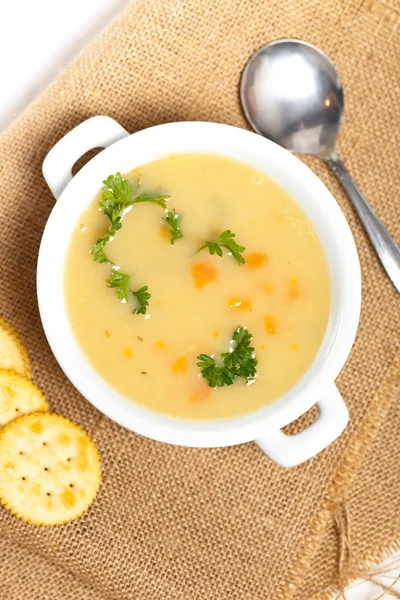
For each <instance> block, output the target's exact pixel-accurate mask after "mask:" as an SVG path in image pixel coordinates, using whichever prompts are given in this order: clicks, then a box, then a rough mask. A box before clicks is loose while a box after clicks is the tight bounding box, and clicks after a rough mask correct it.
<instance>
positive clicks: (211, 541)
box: [0, 0, 400, 600]
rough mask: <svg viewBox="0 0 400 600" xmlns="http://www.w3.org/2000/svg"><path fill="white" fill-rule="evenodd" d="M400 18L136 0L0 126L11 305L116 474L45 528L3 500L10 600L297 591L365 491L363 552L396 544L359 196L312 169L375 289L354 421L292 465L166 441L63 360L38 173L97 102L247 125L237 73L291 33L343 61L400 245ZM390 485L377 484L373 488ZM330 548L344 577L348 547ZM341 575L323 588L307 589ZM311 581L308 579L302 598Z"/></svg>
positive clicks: (331, 9)
mask: <svg viewBox="0 0 400 600" xmlns="http://www.w3.org/2000/svg"><path fill="white" fill-rule="evenodd" d="M399 10H400V6H399V4H398V2H397V1H395V0H391V1H390V3H389V2H386V3H383V2H379V1H378V0H374V2H370V1H366V2H362V1H361V0H346V1H343V2H339V1H337V0H324V1H321V0H296V1H294V0H293V1H286V2H283V1H282V0H151V1H150V0H149V1H148V2H147V1H146V2H145V1H142V2H134V3H132V4H131V5H129V6H128V8H127V9H126V11H125V12H124V13H122V15H121V16H120V17H118V18H117V20H116V21H115V22H114V23H113V24H112V25H111V26H110V27H109V28H108V29H107V30H106V31H105V32H104V33H103V34H102V35H101V36H100V37H99V38H98V39H97V40H96V41H94V42H93V43H92V44H91V45H90V46H88V48H87V49H85V50H84V52H83V53H82V54H81V55H80V56H79V57H78V58H77V60H75V61H74V63H73V64H72V65H71V66H70V67H69V68H68V70H67V71H66V72H65V73H64V74H63V75H62V76H61V77H60V78H59V79H58V80H57V81H56V82H55V83H54V84H53V85H52V86H51V87H50V88H49V89H48V90H47V91H46V92H45V93H44V94H43V95H42V96H41V97H40V98H39V100H38V101H37V102H36V103H35V104H34V105H33V106H32V107H30V108H29V109H28V111H27V112H25V114H23V115H22V117H20V118H19V120H18V121H17V122H16V123H15V124H14V125H12V127H11V128H10V129H9V130H8V131H7V132H6V133H5V134H4V135H3V136H2V139H1V140H0V183H1V189H2V190H3V195H2V201H1V202H0V231H1V250H0V252H1V273H0V314H1V316H3V317H5V318H6V319H8V320H9V321H10V322H11V323H12V324H13V325H14V326H15V327H16V328H17V329H18V330H19V331H20V333H21V335H22V336H23V339H24V341H25V343H26V345H27V346H28V348H29V351H30V356H31V359H32V362H33V367H34V369H33V371H34V378H35V381H36V382H37V384H38V385H39V386H40V387H41V388H42V389H43V391H44V392H45V393H46V395H47V397H48V400H49V403H50V404H51V406H52V408H53V409H54V410H56V411H59V412H62V413H63V414H64V415H66V416H68V417H70V418H72V419H74V420H76V421H77V422H78V423H80V424H81V425H82V426H83V427H84V428H85V429H87V431H88V432H89V433H90V434H91V435H92V436H93V438H94V439H95V441H96V442H97V443H98V445H99V448H100V451H101V455H102V459H103V466H104V481H103V485H102V488H101V491H100V495H99V497H98V499H97V500H96V502H95V503H94V505H93V507H92V508H91V509H90V510H89V511H88V513H87V514H86V515H85V516H84V517H83V518H81V519H79V520H78V521H77V522H75V523H72V524H69V525H67V526H63V527H59V528H52V529H46V528H43V529H41V528H36V527H33V526H29V525H26V524H24V523H22V522H19V521H18V520H16V519H15V518H14V517H12V516H10V515H9V514H8V513H7V511H5V510H0V535H1V536H2V537H3V538H4V539H2V541H1V542H0V544H1V545H0V553H1V560H0V598H1V600H11V599H13V600H14V599H18V600H31V599H32V600H33V599H34V600H38V599H39V600H42V599H43V600H44V599H45V598H46V599H51V600H53V599H56V598H57V599H66V600H69V598H70V597H71V598H72V596H74V597H80V598H82V599H88V600H89V599H90V600H91V599H92V598H93V597H97V598H99V599H103V598H104V599H108V598H110V599H113V600H129V599H134V600H155V599H157V600H158V599H163V600H168V599H171V600H209V599H210V600H211V599H212V600H217V599H223V600H230V599H234V598H238V599H239V598H240V599H249V600H266V599H268V600H269V599H271V600H272V599H273V600H280V599H286V598H290V597H293V596H294V595H295V593H296V590H299V589H301V588H300V587H299V586H300V585H301V583H302V581H303V580H304V576H305V574H306V573H307V571H308V570H309V568H310V566H311V563H312V560H313V559H314V561H316V560H317V559H316V558H314V557H318V556H319V555H318V549H319V548H320V547H322V546H321V543H322V544H325V543H326V542H325V541H324V540H326V539H327V538H325V537H324V536H325V535H326V536H328V538H329V535H328V533H326V532H330V531H331V530H330V527H332V523H333V519H334V514H335V511H337V507H338V505H339V504H340V503H341V502H342V500H343V497H344V496H345V494H346V492H349V490H353V489H354V488H353V487H352V486H356V488H355V489H356V492H357V495H356V496H355V497H356V498H359V502H363V503H364V504H363V509H362V510H361V509H360V510H358V508H357V506H356V505H354V504H352V510H351V512H352V514H353V513H354V514H357V517H354V519H355V520H356V523H357V530H359V532H360V537H359V540H360V544H361V545H362V544H363V546H362V547H363V549H364V550H366V549H367V548H368V551H370V552H371V553H372V554H373V553H374V550H375V549H381V550H382V551H383V550H384V549H385V548H388V547H389V546H390V544H391V543H392V542H394V541H395V540H396V539H397V540H399V538H400V521H399V516H398V515H399V514H400V512H399V511H397V516H396V519H397V520H395V521H393V522H394V523H395V524H396V526H394V525H392V524H390V525H389V523H388V521H387V520H385V517H384V512H382V513H379V514H380V516H381V517H382V519H383V520H382V522H381V523H380V524H379V527H378V526H377V527H376V529H375V530H374V537H373V536H368V527H369V528H370V529H371V527H373V521H371V515H372V514H374V510H375V508H376V507H378V505H379V506H381V505H382V504H384V491H383V488H382V486H383V483H382V477H387V478H388V477H393V478H394V477H395V475H394V474H393V472H392V471H395V470H396V462H395V461H394V459H393V460H392V461H389V462H388V461H383V462H382V463H381V462H379V463H378V464H375V463H374V464H371V463H370V462H369V461H371V455H370V454H368V458H367V459H366V461H367V462H365V463H364V464H371V467H370V468H373V469H374V471H373V473H374V474H373V475H372V474H371V475H366V476H365V477H366V478H365V479H363V480H361V483H358V487H357V482H358V481H359V480H358V478H357V479H355V477H356V474H357V473H359V474H360V473H363V472H364V471H360V470H359V469H360V467H361V466H362V464H363V461H364V459H365V457H366V453H367V451H368V448H369V447H370V446H371V444H372V443H373V442H374V440H375V442H374V443H375V444H377V445H378V447H379V450H380V452H382V453H383V454H384V451H385V443H386V440H385V437H384V436H383V437H381V434H382V432H384V430H385V427H386V425H385V418H386V417H387V414H388V411H389V410H392V411H394V414H397V413H396V398H397V401H398V386H399V368H398V363H397V362H396V360H397V359H396V355H397V351H398V346H399V330H400V306H399V297H398V294H397V293H396V292H395V290H394V288H393V287H392V286H391V284H390V282H389V281H388V279H387V277H386V275H385V274H384V272H383V271H382V269H381V267H380V265H379V263H378V261H377V258H376V257H375V254H374V252H373V251H372V249H371V247H370V245H369V243H368V241H367V239H366V236H365V234H364V232H363V230H362V228H361V226H360V224H359V222H358V220H357V218H356V216H355V214H354V212H353V210H352V209H351V208H350V206H349V203H348V200H347V199H346V197H345V195H344V192H343V191H342V190H341V188H340V186H339V184H338V183H337V182H336V181H335V179H334V177H333V175H332V174H330V173H329V172H328V171H327V168H326V167H325V165H324V164H322V163H321V162H320V161H318V160H316V159H314V160H311V159H310V160H307V161H306V162H307V163H308V164H309V165H310V166H311V168H312V169H313V170H314V171H315V172H316V173H317V174H318V176H319V177H320V178H321V179H322V180H323V181H324V182H325V183H326V185H327V186H328V187H329V188H330V190H331V191H332V193H333V195H334V196H335V197H336V198H337V200H338V202H339V203H340V205H341V207H342V208H343V210H344V212H345V214H346V217H347V219H348V221H349V223H350V226H351V227H352V230H353V232H354V236H355V239H356V242H357V246H358V249H359V253H360V259H361V267H362V274H363V281H364V291H363V296H364V299H363V309H362V318H361V323H360V329H359V333H358V336H357V340H356V343H355V346H354V349H353V351H352V354H351V356H350V359H349V361H348V362H347V364H346V367H345V368H344V370H343V372H342V374H341V375H340V377H339V380H338V386H339V388H340V390H341V392H342V394H343V396H344V397H345V399H346V402H347V404H348V406H349V409H350V424H349V426H348V428H347V430H346V432H345V433H344V434H343V435H342V436H341V437H340V439H339V440H337V441H336V442H335V443H334V444H332V445H331V446H330V447H329V448H328V449H327V450H325V451H324V452H323V453H321V454H320V455H319V456H317V457H316V458H314V459H312V460H311V461H309V462H308V463H306V464H304V465H301V466H299V467H297V468H295V469H291V470H283V469H281V468H279V467H277V466H276V465H274V464H272V463H271V462H270V461H269V460H268V459H267V458H266V457H265V456H264V455H263V454H262V453H261V452H260V450H258V448H257V447H256V446H255V445H254V444H251V443H250V444H246V445H242V446H238V447H233V448H223V449H212V450H204V449H201V450H200V449H186V448H179V447H173V446H168V445H164V444H161V443H156V442H153V441H151V440H148V439H144V438H142V437H140V436H138V435H135V434H133V433H130V432H128V431H126V430H124V429H123V428H121V427H119V426H117V425H116V424H114V423H112V422H111V421H109V420H108V419H106V418H105V417H103V416H102V415H101V414H100V413H98V412H97V411H96V410H95V409H94V408H92V407H91V406H90V405H89V404H88V403H87V402H86V401H85V400H84V399H83V398H82V397H81V396H80V395H79V394H78V393H77V391H76V390H74V388H73V387H72V385H71V384H70V383H69V382H68V381H67V380H66V378H65V376H64V375H63V374H62V372H61V370H60V368H59V367H58V366H57V363H56V361H55V359H54V358H53V356H52V354H51V351H50V349H49V347H48V345H47V343H46V340H45V337H44V334H43V331H42V328H41V325H40V320H39V315H38V310H37V305H36V289H35V268H36V259H37V251H38V247H39V242H40V237H41V234H42V231H43V227H44V225H45V222H46V219H47V217H48V215H49V213H50V211H51V208H52V206H53V203H54V200H53V198H52V197H51V194H50V192H49V190H48V189H47V187H46V185H45V183H44V181H43V178H42V175H41V164H42V161H43V159H44V157H45V156H46V153H47V152H48V151H49V149H50V148H51V147H52V145H53V144H54V143H55V142H56V141H57V140H58V139H60V137H61V136H62V135H64V134H65V133H66V132H67V131H68V130H70V129H71V128H72V127H74V126H75V125H77V124H78V123H79V122H81V121H82V120H84V119H86V118H87V117H90V116H93V115H96V114H108V115H110V116H111V117H114V118H115V119H117V120H118V121H119V122H120V123H121V124H122V125H123V126H124V127H126V128H127V129H128V130H129V131H135V130H139V129H143V128H145V127H148V126H150V125H154V124H157V123H162V122H167V121H175V120H189V119H191V120H193V119H194V120H213V121H219V122H224V123H230V124H233V125H236V126H239V127H246V123H245V120H244V118H243V115H242V113H241V110H240V106H239V101H238V83H239V78H240V72H241V69H242V67H243V65H244V63H245V62H246V60H247V58H248V57H249V56H250V55H251V54H252V52H253V51H254V50H256V49H257V48H259V47H260V46H261V45H263V44H264V43H266V42H268V41H270V40H274V39H276V38H282V37H298V38H303V39H305V40H307V41H309V42H312V43H314V44H316V45H318V46H320V47H321V48H322V49H323V50H325V51H326V52H327V53H328V54H329V55H330V56H331V57H332V58H333V60H334V61H335V63H336V65H337V67H338V68H339V69H340V72H341V75H342V78H343V81H344V85H345V87H346V89H347V92H348V94H347V100H346V120H345V124H344V126H343V131H342V134H341V137H340V140H339V149H340V151H341V153H342V155H343V158H344V160H345V162H346V163H347V165H348V167H349V168H350V170H351V172H352V173H353V175H354V177H355V179H356V180H357V181H358V182H359V183H360V186H361V187H362V189H363V191H364V193H365V194H366V196H367V197H368V198H369V199H370V201H371V203H372V205H373V206H374V208H375V209H376V211H377V212H378V213H379V215H380V216H381V218H382V219H383V221H384V222H385V224H387V226H388V227H389V229H390V230H391V232H392V234H393V235H394V236H395V237H396V238H397V239H400V220H399V218H398V209H399V200H398V190H399V188H400V170H399V168H398V162H399V161H398V159H399V151H398V130H399V123H400V120H399V116H398V115H399V113H398V101H399V98H400V87H399V82H400V61H399V52H400V31H399V29H398V23H399ZM391 414H392V413H391ZM307 420H308V421H309V417H306V418H305V420H303V421H307ZM392 420H393V419H392ZM390 424H391V421H390V420H389V425H390ZM301 426H302V423H297V424H296V425H294V426H293V427H292V428H291V429H292V431H296V430H298V428H299V427H301ZM390 431H392V436H394V437H393V440H392V442H393V445H392V446H391V448H392V455H393V456H395V453H396V452H397V455H396V456H398V457H399V458H400V433H398V431H399V430H398V429H397V430H396V429H394V430H393V428H391V429H390ZM382 435H383V434H382ZM391 439H392V438H391ZM394 440H396V441H397V444H396V443H394ZM372 462H373V461H372ZM397 464H398V463H397ZM368 473H369V471H368ZM357 477H358V476H357ZM394 481H395V479H394ZM379 485H380V486H381V488H380V489H381V493H380V495H379V494H377V493H375V492H374V487H375V486H379ZM351 493H352V492H351ZM388 497H389V496H388ZM392 517H393V519H394V516H393V515H391V517H390V518H392ZM371 523H372V525H371ZM370 529H369V530H370ZM361 532H363V533H361ZM362 535H363V536H364V537H361V536H362ZM330 539H331V538H329V540H330ZM327 547H328V548H329V551H330V554H329V556H332V557H333V559H332V560H331V562H330V563H329V564H330V565H331V566H332V569H331V572H333V571H334V568H335V565H334V563H335V556H336V554H335V552H336V550H335V546H334V543H333V541H332V540H331V543H330V544H328V546H327ZM364 554H365V556H366V554H367V552H365V553H364ZM318 564H321V562H319V563H318ZM316 568H317V567H316ZM317 570H318V572H321V573H325V571H324V569H323V568H320V567H318V569H317ZM16 573H18V576H17V575H16ZM38 573H39V575H38ZM332 581H333V579H332ZM330 583H331V580H328V581H326V580H322V579H321V581H320V583H319V584H318V585H316V583H315V581H312V585H311V584H310V586H309V587H310V591H311V592H314V591H316V590H319V589H322V588H324V587H327V586H329V585H330ZM313 586H314V587H313ZM70 590H73V592H71V591H70ZM307 593H308V592H307V590H304V589H303V592H302V594H303V596H302V598H305V597H306V594H307ZM71 594H72V595H71Z"/></svg>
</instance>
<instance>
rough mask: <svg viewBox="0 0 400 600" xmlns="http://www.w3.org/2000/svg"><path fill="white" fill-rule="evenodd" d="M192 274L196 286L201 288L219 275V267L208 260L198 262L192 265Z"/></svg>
mask: <svg viewBox="0 0 400 600" xmlns="http://www.w3.org/2000/svg"><path fill="white" fill-rule="evenodd" d="M192 274H193V277H194V281H195V284H196V287H198V288H201V287H203V286H205V285H207V283H210V281H212V280H213V279H215V278H216V277H217V269H216V268H215V267H214V265H212V264H210V263H207V262H204V263H196V264H195V265H193V267H192Z"/></svg>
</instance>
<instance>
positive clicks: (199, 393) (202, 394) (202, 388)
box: [189, 383, 212, 402]
mask: <svg viewBox="0 0 400 600" xmlns="http://www.w3.org/2000/svg"><path fill="white" fill-rule="evenodd" d="M211 392H212V389H211V388H210V386H209V385H207V384H206V383H201V384H200V385H198V386H197V388H195V389H194V390H193V391H192V393H191V394H190V396H189V398H190V400H191V401H192V402H203V401H204V400H208V399H209V397H210V396H211Z"/></svg>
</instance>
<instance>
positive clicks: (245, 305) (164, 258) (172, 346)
mask: <svg viewBox="0 0 400 600" xmlns="http://www.w3.org/2000/svg"><path fill="white" fill-rule="evenodd" d="M106 175H108V174H105V176H106ZM138 178H139V180H140V189H139V191H138V192H136V194H141V193H143V192H157V193H159V194H160V195H162V194H168V195H169V196H170V198H169V199H168V200H167V203H166V210H165V209H163V208H162V207H161V206H159V205H157V204H155V203H154V202H140V203H136V204H134V205H133V206H132V207H131V208H130V209H128V211H126V212H125V214H124V215H123V218H122V228H121V229H120V230H119V231H117V232H116V233H115V235H114V237H113V238H111V240H110V241H109V242H108V243H107V245H106V246H105V248H104V249H105V252H106V255H107V257H108V258H109V260H110V261H112V263H114V265H117V268H115V266H114V267H113V265H112V264H110V263H102V264H100V263H98V262H95V261H94V256H93V254H92V253H91V250H92V247H93V244H94V243H95V242H96V240H97V239H98V238H100V237H101V236H104V233H105V232H106V231H107V229H108V227H109V225H110V221H109V219H108V218H107V216H106V215H105V214H104V213H103V208H99V202H100V201H101V199H102V191H100V192H99V194H98V195H97V196H96V197H95V198H94V200H93V201H92V202H91V203H90V205H89V206H88V208H87V209H86V210H85V212H84V213H83V214H82V215H81V217H80V220H79V222H78V223H77V225H76V229H75V231H74V233H73V235H72V237H71V241H70V245H69V249H68V252H67V258H66V266H65V295H66V305H67V312H68V315H69V320H70V323H71V327H72V328H73V331H74V334H75V336H76V338H77V340H78V342H79V344H80V346H81V348H82V349H83V351H84V352H85V354H86V355H87V357H88V359H89V360H90V362H91V363H92V365H93V366H94V368H95V369H96V370H97V371H98V372H99V373H100V374H101V375H102V377H103V378H104V379H105V380H106V381H108V382H109V384H110V385H111V386H113V387H114V388H115V389H117V390H118V391H119V392H121V393H123V394H125V395H126V396H127V397H129V398H130V399H132V400H133V401H135V402H136V403H138V404H141V405H143V406H145V407H147V408H149V409H152V410H154V411H158V412H161V413H165V414H168V415H172V416H177V417H182V418H191V419H220V418H227V417H233V416H236V415H240V414H243V413H249V412H252V411H254V410H256V409H259V408H261V407H263V406H264V405H266V404H268V403H270V402H272V401H273V400H275V399H276V398H278V397H279V396H281V395H282V394H283V393H284V392H286V391H287V390H289V389H290V388H291V387H292V386H293V385H294V384H295V383H296V382H297V381H298V379H299V378H300V377H301V376H302V375H303V374H304V372H305V371H306V370H307V368H308V367H309V365H310V363H311V362H312V360H313V359H314V357H315V355H316V353H317V351H318V349H319V347H320V344H321V342H322V339H323V336H324V333H325V330H326V327H327V323H328V317H329V310H330V279H329V273H328V267H327V263H326V257H325V255H324V251H323V249H322V245H321V243H320V241H319V239H318V237H317V235H316V233H315V231H314V228H313V226H312V225H311V223H310V222H309V220H308V218H307V216H306V215H305V214H304V212H303V210H302V209H301V208H300V206H298V204H297V203H296V202H295V201H294V200H293V198H292V197H291V196H290V195H289V194H288V193H287V192H286V191H285V190H284V189H283V188H281V187H280V186H279V185H278V184H277V183H275V182H274V181H273V180H271V179H270V178H269V177H267V176H266V175H264V174H263V173H261V172H259V171H257V170H255V169H253V168H251V167H249V166H247V165H245V164H242V163H239V162H236V161H233V160H231V159H227V158H224V157H220V156H217V155H209V154H181V155H176V156H169V157H165V158H161V159H159V160H155V161H154V162H151V163H148V164H144V165H142V166H140V167H138V168H136V169H134V170H133V171H131V172H130V173H128V174H126V175H124V179H126V180H128V181H130V182H135V181H136V180H137V179H138ZM99 184H101V182H99ZM104 189H105V188H103V191H104ZM173 209H175V210H176V213H177V214H178V215H179V216H180V217H181V222H180V230H181V232H182V237H181V238H179V239H176V240H175V241H174V244H173V245H172V244H171V233H170V231H169V230H168V229H167V227H166V225H168V224H167V223H165V222H164V224H163V223H162V221H161V219H162V218H163V217H165V216H166V211H167V210H169V211H173ZM226 230H230V231H231V232H233V233H235V234H236V237H235V238H234V241H236V242H237V243H238V244H239V245H241V246H244V247H245V250H244V251H242V252H241V253H239V256H242V257H243V258H244V259H245V261H246V264H239V262H238V260H237V259H235V257H234V256H233V255H232V254H230V253H229V252H228V250H227V249H226V248H225V247H224V246H222V245H220V246H219V248H220V250H222V253H223V256H222V257H221V256H219V255H218V254H217V253H215V254H213V255H211V253H210V249H209V247H206V248H204V249H202V250H201V251H200V252H198V253H196V251H197V250H198V249H199V248H200V247H201V246H203V245H204V243H205V241H213V240H216V239H217V238H218V236H219V235H220V234H221V233H223V232H224V231H226ZM211 247H212V246H211ZM214 249H215V248H214ZM239 260H240V259H239ZM111 273H114V275H115V273H119V274H131V278H130V280H129V288H130V289H131V290H133V291H137V290H138V289H140V288H142V287H143V286H148V290H147V293H149V294H150V295H151V297H150V298H148V300H147V302H148V306H147V307H143V309H145V310H146V313H145V314H138V313H137V312H135V313H133V312H132V311H133V310H134V309H135V308H138V307H139V306H140V302H139V300H140V298H138V297H137V296H134V295H133V294H132V293H131V292H128V294H129V295H127V299H128V302H125V301H124V300H122V301H121V300H120V299H118V294H117V292H118V289H117V288H110V287H108V286H107V284H106V282H107V280H108V278H109V277H110V274H111ZM125 291H126V290H125ZM121 295H123V292H122V293H121ZM143 301H144V300H143V298H142V302H143ZM238 327H244V328H247V330H248V332H249V333H250V334H251V335H252V340H251V344H250V346H251V347H253V348H254V353H255V357H256V359H257V361H258V364H257V366H256V376H255V377H253V376H252V377H250V379H249V381H246V379H245V378H244V377H234V378H233V384H232V385H223V386H222V387H218V386H217V387H215V388H213V387H210V385H209V383H212V381H209V379H207V378H205V377H203V375H202V373H201V369H200V367H199V366H197V365H196V363H197V362H198V359H197V357H198V356H199V355H200V354H206V355H208V356H210V357H215V361H216V365H217V366H220V368H221V369H223V368H224V367H223V363H222V359H221V358H220V357H221V353H223V352H227V351H228V350H229V349H231V350H234V349H235V344H234V343H233V344H232V343H231V340H232V338H233V333H234V331H235V330H237V328H238ZM252 356H253V358H254V354H253V355H252Z"/></svg>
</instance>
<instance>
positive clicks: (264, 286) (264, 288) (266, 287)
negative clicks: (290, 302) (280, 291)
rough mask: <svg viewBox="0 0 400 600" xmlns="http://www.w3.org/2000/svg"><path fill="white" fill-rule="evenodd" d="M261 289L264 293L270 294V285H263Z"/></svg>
mask: <svg viewBox="0 0 400 600" xmlns="http://www.w3.org/2000/svg"><path fill="white" fill-rule="evenodd" d="M262 287H263V290H264V292H266V293H267V294H272V285H271V284H270V283H264V284H263V286H262Z"/></svg>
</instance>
